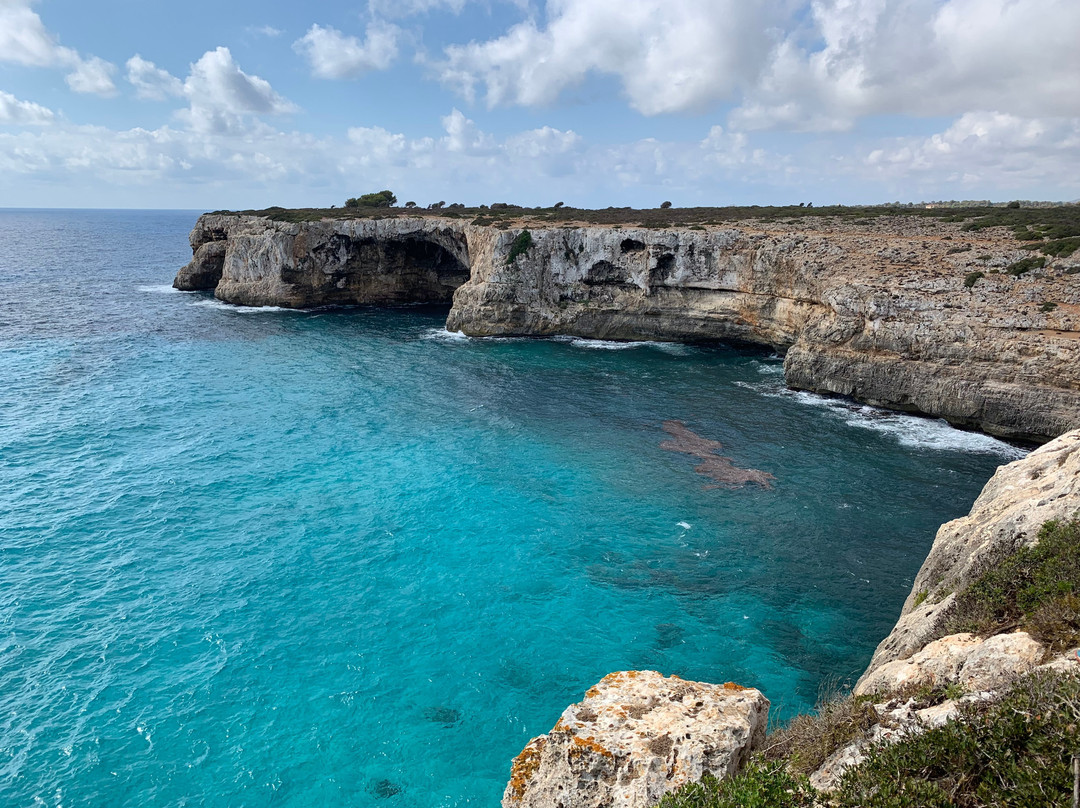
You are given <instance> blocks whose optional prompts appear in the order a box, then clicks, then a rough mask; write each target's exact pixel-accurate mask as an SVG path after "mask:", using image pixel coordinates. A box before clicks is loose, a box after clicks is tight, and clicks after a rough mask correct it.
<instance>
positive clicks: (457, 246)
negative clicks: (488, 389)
mask: <svg viewBox="0 0 1080 808" xmlns="http://www.w3.org/2000/svg"><path fill="white" fill-rule="evenodd" d="M191 248H192V251H193V253H194V256H193V258H192V261H191V263H190V264H188V265H187V266H185V267H184V268H183V269H181V270H180V272H179V274H178V275H177V276H176V281H175V282H174V284H173V285H174V286H175V287H176V288H177V289H183V290H196V289H213V290H214V293H215V295H216V296H217V297H218V298H219V299H221V300H224V301H225V302H227V303H237V304H240V305H244V306H286V307H289V308H306V307H311V306H327V305H349V304H354V303H373V304H391V305H392V304H401V303H449V302H450V299H451V297H452V296H453V294H454V290H455V289H457V288H458V287H459V286H460V285H461V284H462V283H464V282H465V281H466V280H467V279H468V277H469V261H468V252H467V249H466V244H465V238H464V236H463V234H462V233H461V232H460V230H459V229H455V228H453V227H448V226H445V223H443V222H421V221H416V220H407V219H366V220H355V221H334V222H304V223H302V224H297V223H289V222H274V221H270V220H269V219H264V218H261V217H257V216H232V215H215V214H208V215H206V216H202V217H200V219H199V222H198V224H196V226H195V229H194V230H192V232H191Z"/></svg>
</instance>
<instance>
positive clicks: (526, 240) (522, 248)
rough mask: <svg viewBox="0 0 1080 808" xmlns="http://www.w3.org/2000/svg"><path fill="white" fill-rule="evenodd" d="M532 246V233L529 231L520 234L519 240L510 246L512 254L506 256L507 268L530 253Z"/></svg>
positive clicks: (515, 240) (516, 239)
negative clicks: (519, 257) (520, 257)
mask: <svg viewBox="0 0 1080 808" xmlns="http://www.w3.org/2000/svg"><path fill="white" fill-rule="evenodd" d="M531 246H532V233H530V232H529V231H528V230H522V231H521V232H520V233H518V235H517V238H515V239H514V240H513V242H511V244H510V253H509V254H508V255H507V256H506V263H507V266H509V265H510V264H512V263H514V261H516V260H517V259H518V256H521V255H524V254H525V253H527V252H528V251H529V248H530V247H531Z"/></svg>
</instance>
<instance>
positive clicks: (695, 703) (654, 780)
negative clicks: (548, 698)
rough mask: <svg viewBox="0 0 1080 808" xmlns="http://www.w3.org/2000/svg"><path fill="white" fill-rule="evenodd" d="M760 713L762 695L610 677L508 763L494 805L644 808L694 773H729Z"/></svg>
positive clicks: (757, 731) (761, 732) (765, 711)
mask: <svg viewBox="0 0 1080 808" xmlns="http://www.w3.org/2000/svg"><path fill="white" fill-rule="evenodd" d="M768 715H769V701H768V699H766V698H765V697H764V696H763V695H762V694H761V693H760V692H758V691H757V690H752V689H749V688H745V687H739V686H738V685H735V684H731V683H728V684H726V685H712V684H703V683H701V682H689V681H686V680H684V679H680V678H678V677H677V676H672V677H670V678H666V677H664V676H662V675H661V674H659V673H656V672H654V671H624V672H620V673H612V674H609V675H608V676H606V677H604V678H603V679H602V680H601V681H600V682H599V684H597V685H596V686H595V687H593V688H591V689H590V690H589V691H588V692H587V693H586V694H585V699H584V701H581V702H579V703H578V704H574V705H572V706H570V707H568V708H566V710H565V711H564V712H563V714H562V717H561V718H559V721H558V723H556V724H555V727H554V728H553V729H552V730H551V732H550V733H548V734H547V735H541V736H540V737H538V738H534V739H533V740H532V741H530V742H529V744H528V745H527V746H526V747H525V749H524V750H523V751H522V752H521V754H520V755H518V757H517V758H516V759H515V760H514V763H513V767H512V771H511V779H510V782H509V783H508V784H507V786H506V792H505V794H504V795H503V800H502V804H503V808H555V807H556V806H566V808H570V806H573V808H601V806H603V808H649V806H652V805H655V804H656V803H657V802H658V801H659V800H660V798H661V797H662V796H663V795H664V794H666V793H667V792H669V791H672V790H673V789H675V788H678V787H679V786H681V785H683V784H684V783H687V782H690V781H694V780H699V779H701V777H702V775H703V774H706V773H709V774H712V775H714V776H716V777H724V776H726V775H728V774H731V773H733V772H735V771H736V770H737V769H738V768H739V767H740V765H741V764H742V763H743V762H744V761H745V760H746V758H747V757H748V756H749V754H750V751H751V750H752V749H753V748H754V747H755V746H756V745H757V744H759V743H760V742H761V741H762V739H763V738H764V737H765V725H766V723H767V721H768Z"/></svg>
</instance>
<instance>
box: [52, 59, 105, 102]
mask: <svg viewBox="0 0 1080 808" xmlns="http://www.w3.org/2000/svg"><path fill="white" fill-rule="evenodd" d="M115 72H116V65H114V64H111V63H109V62H106V61H105V60H104V59H99V58H98V57H96V56H91V57H90V58H89V59H86V60H80V61H79V63H78V64H76V65H75V69H74V70H73V71H71V72H70V73H69V74H68V75H67V76H65V77H64V81H66V82H67V85H68V87H70V88H71V89H72V90H74V91H75V92H77V93H93V94H95V95H103V96H109V95H115V94H116V85H115V84H113V80H112V76H113V74H114V73H115Z"/></svg>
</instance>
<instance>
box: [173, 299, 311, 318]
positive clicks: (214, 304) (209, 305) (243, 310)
mask: <svg viewBox="0 0 1080 808" xmlns="http://www.w3.org/2000/svg"><path fill="white" fill-rule="evenodd" d="M188 305H189V306H199V307H201V308H204V309H217V310H219V311H231V312H233V313H235V314H262V313H265V312H272V311H302V310H301V309H287V308H285V307H283V306H237V305H236V304H235V303H226V302H224V301H223V300H218V299H216V298H208V299H205V300H196V301H193V302H192V303H189V304H188Z"/></svg>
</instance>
